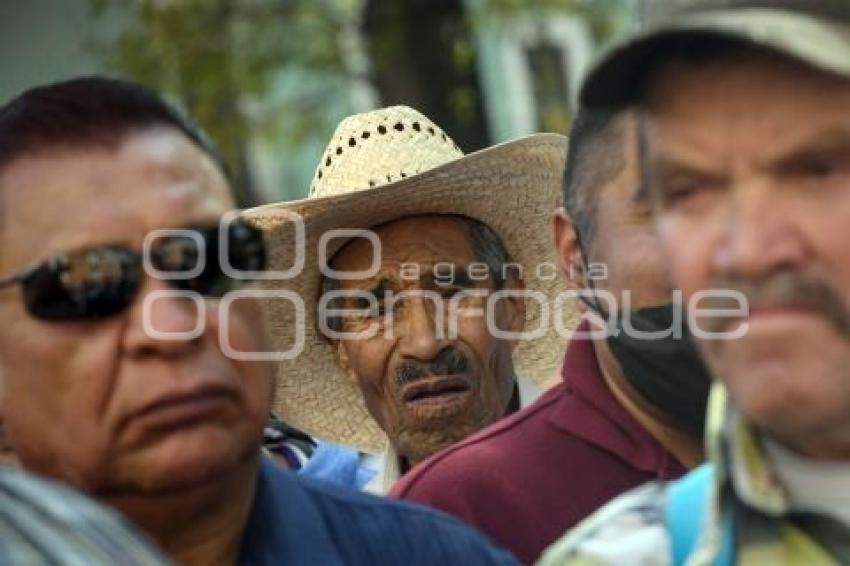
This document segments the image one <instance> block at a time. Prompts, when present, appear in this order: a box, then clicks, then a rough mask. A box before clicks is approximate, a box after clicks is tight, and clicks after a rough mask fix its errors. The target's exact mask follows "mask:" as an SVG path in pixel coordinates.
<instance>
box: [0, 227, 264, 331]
mask: <svg viewBox="0 0 850 566" xmlns="http://www.w3.org/2000/svg"><path fill="white" fill-rule="evenodd" d="M221 230H222V228H221V227H220V225H219V224H218V223H216V224H215V225H212V226H210V225H207V226H203V227H193V228H187V229H186V230H181V231H180V232H183V233H182V234H180V235H175V236H163V237H161V238H156V239H155V240H153V243H152V244H151V245H150V252H149V258H148V259H149V261H150V266H151V267H152V268H154V269H155V270H156V272H158V273H155V275H156V276H158V277H161V278H163V279H167V280H168V281H169V283H170V284H171V285H173V286H174V287H176V288H177V289H182V290H187V291H195V292H197V293H199V294H201V295H204V296H207V297H221V296H223V295H225V294H226V293H227V292H229V291H232V290H234V289H237V288H239V287H241V286H243V285H244V284H245V281H244V280H242V279H236V278H234V277H232V276H231V275H228V274H227V273H225V271H224V270H223V269H222V265H221V261H220V258H219V250H220V247H219V245H220V243H221V240H225V239H226V242H227V247H226V250H227V259H228V260H229V262H230V267H231V268H232V269H233V270H239V271H261V270H263V269H264V268H265V264H266V249H265V244H264V242H263V235H262V232H261V231H260V230H259V229H258V228H255V227H253V226H251V225H249V224H247V223H246V222H244V221H241V220H236V221H234V222H231V223H230V224H229V225H228V226H227V227H226V228H225V229H224V230H225V231H226V234H223V235H221V233H220V232H221ZM188 232H191V235H190V234H189V233H188ZM201 242H203V245H200V244H201ZM202 255H203V257H202ZM143 262H144V258H143V257H142V253H141V252H137V251H133V250H129V249H127V248H122V247H118V246H100V247H94V248H87V249H82V250H78V251H73V252H70V253H66V254H62V255H59V256H56V257H53V258H50V259H48V260H46V261H43V262H41V263H37V264H34V265H31V266H30V267H28V268H26V269H24V270H23V271H21V272H20V273H17V274H15V275H11V276H8V277H3V278H0V288H3V287H8V286H10V285H15V284H20V285H21V289H22V291H23V301H24V305H25V306H26V309H27V312H29V313H30V315H32V316H33V317H35V318H38V319H41V320H52V321H74V320H90V319H98V318H105V317H108V316H112V315H114V314H117V313H119V312H121V311H123V310H124V309H126V308H127V307H128V306H129V305H130V304H131V303H132V302H133V300H134V298H135V296H136V294H137V293H138V291H139V288H140V287H141V283H142V280H143V278H144V275H145V269H144V263H143ZM199 262H200V263H199ZM199 265H200V266H201V268H200V269H198V266H199Z"/></svg>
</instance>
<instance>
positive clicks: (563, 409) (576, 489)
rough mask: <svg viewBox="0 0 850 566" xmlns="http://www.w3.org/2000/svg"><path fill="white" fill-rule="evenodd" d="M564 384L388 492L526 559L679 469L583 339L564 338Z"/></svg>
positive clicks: (417, 470) (431, 461)
mask: <svg viewBox="0 0 850 566" xmlns="http://www.w3.org/2000/svg"><path fill="white" fill-rule="evenodd" d="M561 372H562V376H563V383H562V384H559V385H557V386H555V387H554V388H552V389H551V390H549V391H547V392H546V393H545V394H544V395H543V396H542V397H541V398H540V399H538V400H537V402H535V403H534V404H533V405H531V406H529V407H527V408H525V409H523V410H522V411H520V412H518V413H515V414H513V415H511V416H510V417H506V418H504V419H502V420H501V421H499V422H497V423H495V424H494V425H492V426H490V427H488V428H486V429H484V430H483V431H481V432H479V433H478V434H476V435H474V436H472V437H470V438H468V439H466V440H464V441H463V442H460V443H458V444H456V445H454V446H452V447H450V448H448V449H446V450H444V451H443V452H440V453H439V454H437V455H436V456H434V457H432V458H430V459H428V460H426V461H425V462H423V463H422V464H420V465H419V466H417V467H415V468H414V469H413V470H411V471H410V472H409V473H408V474H406V475H405V476H404V477H403V478H402V479H401V480H400V481H399V482H398V483H397V484H396V485H395V486H394V487H393V489H392V491H391V492H390V495H392V496H395V497H399V498H402V499H407V500H410V501H415V502H417V503H423V504H425V505H429V506H431V507H435V508H437V509H441V510H443V511H445V512H447V513H449V514H451V515H454V516H455V517H458V518H460V519H461V520H463V521H466V522H467V523H469V524H471V525H473V526H475V527H477V528H478V529H479V530H481V531H483V532H484V533H486V534H488V535H489V536H490V537H491V538H492V539H493V540H494V541H495V542H496V543H498V544H500V545H501V546H503V547H504V548H506V549H508V550H510V551H511V552H513V553H514V554H515V555H516V556H517V557H518V558H519V559H520V560H521V561H522V562H523V563H526V564H530V563H531V562H533V561H534V560H536V559H537V558H539V556H540V554H541V553H542V552H543V550H544V549H545V548H546V547H547V546H549V545H550V544H551V543H553V542H554V541H555V540H557V539H558V538H560V537H561V536H562V535H563V534H564V532H565V531H567V530H568V529H569V528H570V527H572V526H574V525H575V524H576V523H578V522H579V521H580V520H582V519H583V518H585V517H587V516H588V515H589V514H590V513H592V512H593V511H595V510H596V509H598V508H599V507H600V506H601V505H602V504H604V503H605V502H607V501H608V500H610V499H612V498H613V497H615V496H616V495H619V494H620V493H622V492H624V491H626V490H628V489H631V488H633V487H636V486H638V485H640V484H643V483H645V482H647V481H650V480H654V479H665V480H667V479H674V478H677V477H679V476H681V475H683V474H684V473H685V472H686V471H687V470H686V469H685V468H684V467H683V466H682V465H681V464H680V463H679V462H678V461H677V460H676V459H675V457H673V455H672V454H670V453H669V452H668V451H667V450H666V449H665V448H664V447H663V446H661V444H659V443H658V441H657V440H655V439H654V438H653V437H652V436H651V435H650V434H649V432H648V431H647V430H646V429H645V428H644V427H643V426H642V425H641V424H639V423H638V422H637V421H636V420H635V419H634V417H632V416H631V415H630V414H629V413H628V412H627V411H626V409H624V408H623V407H622V406H621V405H620V404H619V403H618V402H617V400H616V399H615V397H614V395H613V394H612V393H611V391H610V389H609V388H608V386H607V385H606V384H605V382H604V381H603V377H602V374H601V372H600V370H599V365H598V364H597V362H596V355H595V352H594V349H593V345H592V343H591V342H590V341H589V340H575V341H573V342H572V343H571V344H570V347H569V349H568V351H567V355H566V357H565V359H564V365H563V367H562V369H561Z"/></svg>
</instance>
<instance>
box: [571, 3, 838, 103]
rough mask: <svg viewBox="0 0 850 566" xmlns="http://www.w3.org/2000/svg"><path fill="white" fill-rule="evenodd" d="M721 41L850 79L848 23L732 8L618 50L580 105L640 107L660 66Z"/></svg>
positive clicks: (673, 23) (686, 19) (696, 16)
mask: <svg viewBox="0 0 850 566" xmlns="http://www.w3.org/2000/svg"><path fill="white" fill-rule="evenodd" d="M718 40H720V41H728V42H734V43H740V44H742V45H750V46H756V47H761V48H764V49H768V50H771V51H775V52H777V53H780V54H783V55H786V56H788V57H791V58H793V59H796V60H799V61H800V62H802V63H804V64H807V65H810V66H812V67H815V68H817V69H820V70H823V71H826V72H830V73H835V74H838V75H841V76H845V77H848V78H850V25H848V24H847V23H844V22H842V21H838V20H831V19H827V18H823V17H816V16H813V15H809V14H802V13H795V12H790V11H787V10H778V9H770V8H746V9H744V8H741V9H735V10H731V9H727V10H715V11H706V12H699V13H693V14H689V15H684V16H680V17H678V18H676V19H675V20H670V21H668V22H665V23H662V24H659V25H657V26H654V27H650V28H648V29H647V30H645V31H643V32H642V33H639V34H637V35H635V36H633V37H631V38H630V39H628V40H626V41H625V42H624V43H621V44H619V45H617V46H615V47H613V48H612V49H611V50H610V51H608V53H607V54H605V55H604V56H603V57H602V59H601V60H600V61H599V62H598V63H597V64H596V65H594V66H593V67H592V68H591V70H590V72H589V73H588V75H587V77H586V78H585V81H584V84H583V85H582V87H581V90H580V93H579V100H580V102H581V104H582V106H584V107H585V108H605V109H611V110H616V109H621V108H625V107H628V106H631V105H634V104H637V103H640V102H641V101H642V100H643V98H644V96H645V94H646V91H647V85H648V84H649V81H650V80H651V78H652V76H653V74H654V72H655V71H656V70H657V69H658V68H659V67H660V66H662V65H664V64H665V63H666V62H668V61H670V60H671V58H673V57H676V56H681V55H682V54H683V53H687V52H689V51H691V52H693V51H698V50H701V49H702V48H703V47H704V43H705V42H709V41H718Z"/></svg>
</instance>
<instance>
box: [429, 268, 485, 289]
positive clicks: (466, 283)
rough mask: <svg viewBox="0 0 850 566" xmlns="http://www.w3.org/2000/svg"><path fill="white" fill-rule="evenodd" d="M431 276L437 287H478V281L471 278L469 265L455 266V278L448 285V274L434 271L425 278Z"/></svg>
mask: <svg viewBox="0 0 850 566" xmlns="http://www.w3.org/2000/svg"><path fill="white" fill-rule="evenodd" d="M429 275H430V278H431V280H432V281H435V282H436V283H437V285H441V286H447V285H455V286H457V287H467V288H470V287H475V285H476V281H475V280H473V279H472V277H470V276H469V266H468V265H464V266H462V267H460V266H457V265H455V271H454V273H453V274H452V275H453V276H452V278H451V280H450V281H449V282H447V283H446V282H445V279H446V277H445V275H446V274H443V273H436V272H435V271H434V270H433V269H432V270H431V273H430V274H426V275H425V276H424V277H428V276H429ZM490 276H491V277H492V274H490ZM424 277H423V279H424Z"/></svg>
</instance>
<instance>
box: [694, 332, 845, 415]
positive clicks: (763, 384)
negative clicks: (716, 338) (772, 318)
mask: <svg viewBox="0 0 850 566" xmlns="http://www.w3.org/2000/svg"><path fill="white" fill-rule="evenodd" d="M808 330H810V331H811V332H802V333H796V334H788V335H784V334H783V335H782V336H781V338H780V337H779V336H777V335H775V334H760V333H754V334H753V335H749V334H748V335H746V336H744V337H743V338H739V339H737V340H731V341H725V342H715V343H712V344H711V346H710V347H709V348H708V349H707V350H706V361H707V362H708V364H709V366H710V367H711V369H712V372H713V373H714V375H715V376H716V377H717V378H718V379H720V380H721V381H722V382H724V383H725V384H726V385H727V387H728V389H729V391H730V394H731V396H732V398H733V399H734V401H735V402H736V404H738V405H739V406H740V408H741V409H743V410H744V412H745V413H746V414H747V415H748V417H750V418H751V419H752V420H754V421H755V422H756V423H769V422H772V421H774V420H777V419H780V420H781V419H787V418H788V417H789V415H793V414H794V413H795V412H797V411H798V410H799V409H800V407H801V403H803V404H805V403H808V402H811V403H813V404H815V405H817V404H819V402H818V401H817V400H816V398H817V397H818V396H819V395H826V396H829V395H831V394H832V393H831V392H837V391H836V388H837V386H839V384H838V383H836V381H837V380H839V376H840V375H841V373H842V372H843V373H845V374H848V375H850V369H848V368H850V343H848V342H847V341H846V340H844V339H843V338H841V337H840V336H839V335H838V333H837V332H835V331H834V330H833V329H832V328H831V327H826V326H824V327H821V328H820V329H819V330H820V331H815V328H809V329H808Z"/></svg>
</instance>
